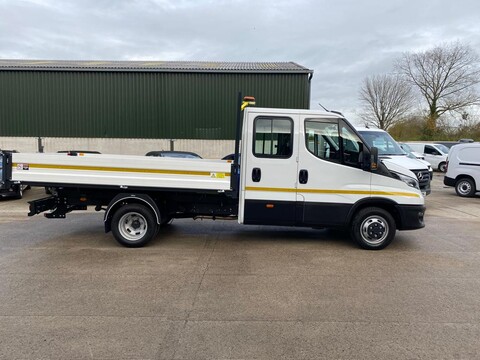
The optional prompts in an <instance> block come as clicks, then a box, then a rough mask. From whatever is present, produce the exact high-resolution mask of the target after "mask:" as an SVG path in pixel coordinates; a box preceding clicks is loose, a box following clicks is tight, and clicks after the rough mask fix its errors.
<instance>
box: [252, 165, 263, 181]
mask: <svg viewBox="0 0 480 360" xmlns="http://www.w3.org/2000/svg"><path fill="white" fill-rule="evenodd" d="M261 178H262V170H260V168H253V170H252V181H253V182H259V181H260V179H261Z"/></svg>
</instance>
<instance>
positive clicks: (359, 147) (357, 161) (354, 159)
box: [340, 121, 363, 168]
mask: <svg viewBox="0 0 480 360" xmlns="http://www.w3.org/2000/svg"><path fill="white" fill-rule="evenodd" d="M340 128H341V133H340V134H341V143H342V150H343V164H345V165H348V166H352V167H358V168H361V167H362V160H363V159H362V157H363V142H362V140H360V138H359V137H358V136H357V134H355V132H353V130H352V129H351V128H350V127H349V126H347V124H345V122H343V121H342V122H341V125H340Z"/></svg>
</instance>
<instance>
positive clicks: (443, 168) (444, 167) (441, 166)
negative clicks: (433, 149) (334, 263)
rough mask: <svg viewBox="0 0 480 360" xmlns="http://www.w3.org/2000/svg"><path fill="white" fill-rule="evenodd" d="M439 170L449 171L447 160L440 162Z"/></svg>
mask: <svg viewBox="0 0 480 360" xmlns="http://www.w3.org/2000/svg"><path fill="white" fill-rule="evenodd" d="M438 170H440V171H441V172H446V171H447V163H446V162H441V163H440V164H438Z"/></svg>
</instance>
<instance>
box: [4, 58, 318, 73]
mask: <svg viewBox="0 0 480 360" xmlns="http://www.w3.org/2000/svg"><path fill="white" fill-rule="evenodd" d="M0 70H21V71H25V70H28V71H31V70H41V71H120V72H201V73H204V72H217V73H218V72H219V73H239V72H240V73H300V74H301V73H304V74H312V73H313V70H310V69H307V68H306V67H303V66H301V65H298V64H296V63H294V62H215V61H213V62H208V61H103V60H92V61H85V60H81V61H76V60H11V59H5V60H4V59H0Z"/></svg>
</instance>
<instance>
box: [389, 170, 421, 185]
mask: <svg viewBox="0 0 480 360" xmlns="http://www.w3.org/2000/svg"><path fill="white" fill-rule="evenodd" d="M391 173H392V174H393V176H394V177H395V178H397V179H398V180H401V181H403V182H404V183H405V184H407V185H408V186H410V187H413V188H415V189H417V190H420V186H419V185H418V180H417V179H414V178H412V177H410V176H407V175H403V174H400V173H397V172H393V171H392V172H391Z"/></svg>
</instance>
